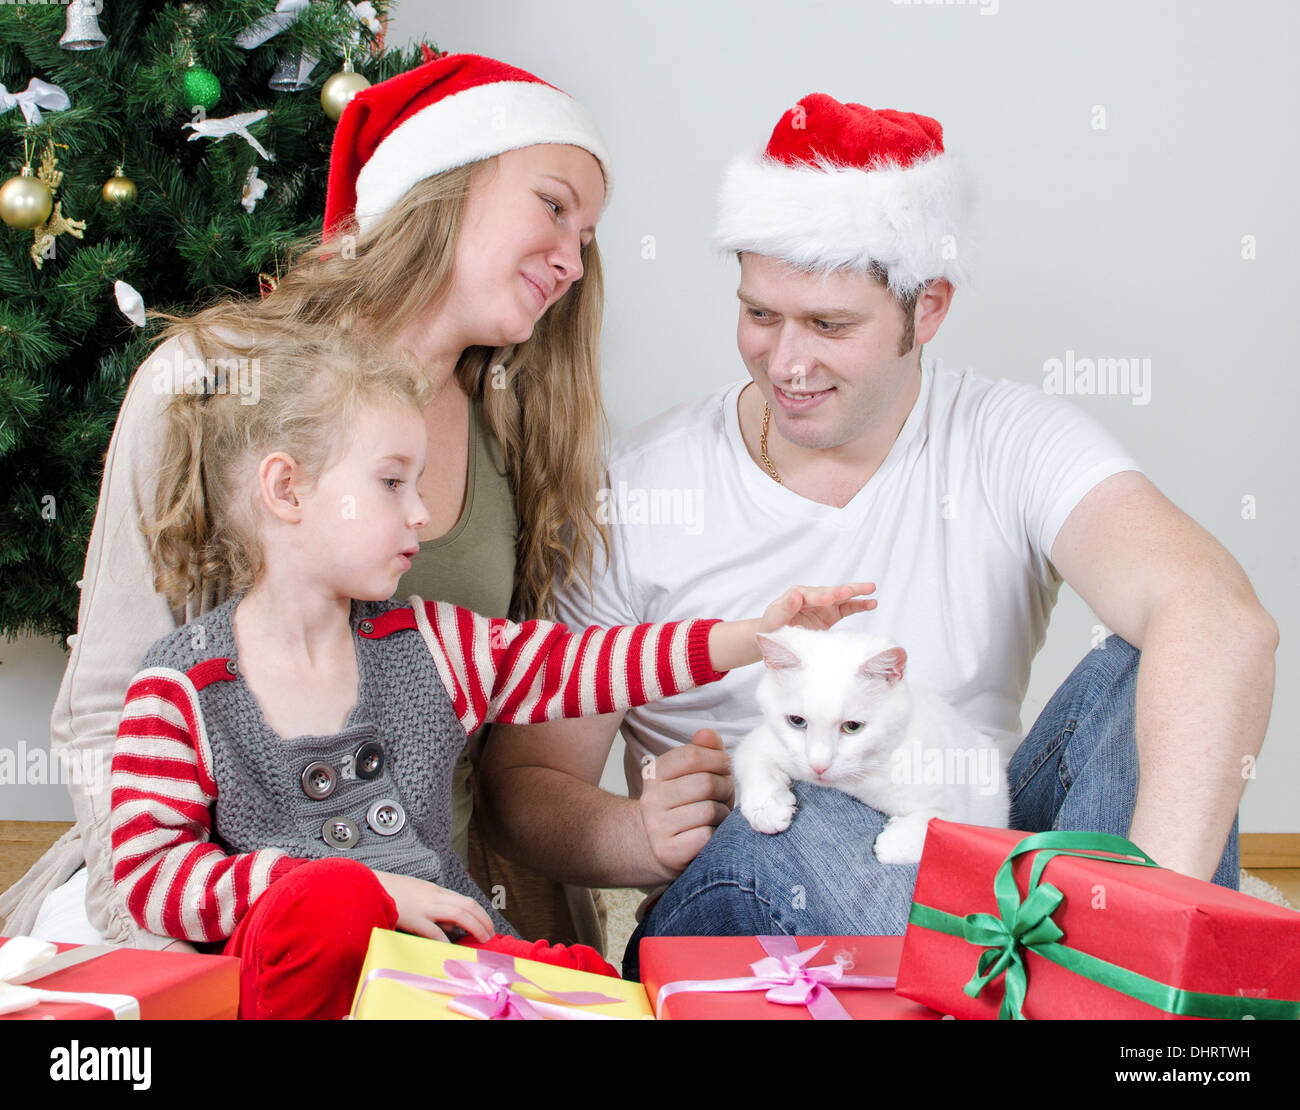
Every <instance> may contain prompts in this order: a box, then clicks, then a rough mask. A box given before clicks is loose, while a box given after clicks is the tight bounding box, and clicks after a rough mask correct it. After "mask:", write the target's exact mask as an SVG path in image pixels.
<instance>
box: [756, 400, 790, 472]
mask: <svg viewBox="0 0 1300 1110" xmlns="http://www.w3.org/2000/svg"><path fill="white" fill-rule="evenodd" d="M771 420H772V406H771V405H769V404H768V403H767V402H766V401H764V402H763V433H762V435H760V436H759V437H758V453H759V455H760V456H761V458H762V459H763V465H764V466H766V467H767V472H768V473H769V474H770V475H772V481H774V482H775V483H776V484H777V485H778V486H783V485H785V483H784V482H783V481H781V475H779V474H778V473H777V472H776V467H774V466H773V465H772V460H771V459H769V458H768V457H767V426H768V424H769V423H771Z"/></svg>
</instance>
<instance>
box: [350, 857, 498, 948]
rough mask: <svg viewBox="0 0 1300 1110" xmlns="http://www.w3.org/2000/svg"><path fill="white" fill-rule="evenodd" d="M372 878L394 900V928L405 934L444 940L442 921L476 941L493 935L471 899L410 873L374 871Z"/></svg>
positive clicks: (483, 912)
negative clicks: (457, 927)
mask: <svg viewBox="0 0 1300 1110" xmlns="http://www.w3.org/2000/svg"><path fill="white" fill-rule="evenodd" d="M375 878H376V879H378V880H379V885H380V886H382V887H383V888H384V889H385V890H386V891H388V896H389V897H390V898H392V900H393V901H394V902H396V903H397V927H398V928H399V929H401V931H402V932H404V933H414V934H415V935H416V936H421V937H428V938H429V939H430V940H441V941H445V940H446V939H447V934H446V933H444V932H443V931H442V930H441V929H440V928H438V924H439V923H441V924H443V925H459V926H460V927H461V928H462V929H464V930H465V931H466V932H467V933H469V934H471V935H472V936H473V937H474V939H475V940H483V941H486V940H491V939H492V937H493V936H494V935H495V934H496V927H495V926H494V925H493V924H492V919H491V918H490V917H488V914H487V911H486V910H485V909H484V908H483V907H482V906H480V905H479V904H478V903H477V902H475V901H474V899H473V898H466V897H465V895H463V894H457V893H456V892H455V891H454V890H447V889H446V888H445V887H440V886H438V885H437V884H436V883H431V882H428V881H427V880H425V879H417V878H414V877H413V876H411V875H394V874H392V873H391V872H388V871H376V872H375Z"/></svg>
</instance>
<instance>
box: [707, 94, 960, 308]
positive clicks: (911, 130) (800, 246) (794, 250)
mask: <svg viewBox="0 0 1300 1110" xmlns="http://www.w3.org/2000/svg"><path fill="white" fill-rule="evenodd" d="M969 207H970V199H969V185H968V182H967V180H966V176H965V174H964V173H963V172H962V171H961V169H960V167H959V165H958V164H957V163H956V161H955V160H954V158H953V156H952V155H951V154H947V153H945V152H944V149H943V128H942V127H941V126H940V125H939V124H938V122H936V121H935V120H933V119H930V118H929V117H928V116H922V115H917V114H916V113H915V112H896V111H893V110H892V109H889V108H882V109H881V110H879V111H874V110H872V109H871V108H868V107H867V106H866V105H865V104H841V103H840V102H839V101H838V100H836V99H835V98H834V97H830V96H827V95H826V94H825V93H812V94H811V95H809V96H805V97H804V98H803V99H802V100H801V101H799V103H798V104H797V105H795V107H793V108H791V109H789V110H788V111H787V112H786V113H785V114H784V115H783V116H782V117H781V119H780V121H779V122H778V123H777V125H776V128H775V130H773V132H772V138H771V139H770V140H769V142H768V144H767V147H766V148H765V149H763V150H758V151H754V152H752V153H749V154H744V155H741V156H740V157H738V158H736V159H735V160H734V161H733V162H732V163H731V165H730V166H729V167H728V169H727V172H726V177H725V179H724V181H723V185H722V190H721V197H720V213H719V217H718V227H717V232H716V234H715V237H714V242H715V244H716V245H717V246H718V247H719V248H720V249H722V250H725V251H728V252H731V251H753V252H755V253H756V254H764V255H769V256H771V257H773V258H779V259H781V260H783V261H785V262H788V263H789V264H790V265H792V266H795V267H797V268H798V269H801V270H808V271H811V272H821V273H825V272H829V271H831V270H838V269H841V268H848V269H854V270H863V271H866V270H869V269H870V268H871V266H872V263H879V264H880V265H881V266H884V267H885V268H886V269H887V270H888V272H889V288H890V290H891V291H893V292H894V293H897V294H908V293H911V292H914V291H915V290H917V289H920V288H921V287H922V286H924V285H925V283H926V282H928V281H931V280H933V279H934V278H939V277H944V278H947V279H948V280H949V281H951V282H952V283H953V285H954V286H958V285H962V284H964V283H965V282H966V280H967V270H966V268H967V265H968V261H969V253H970V252H969V245H970V244H969V240H968V237H967V235H966V232H967V215H968V210H969Z"/></svg>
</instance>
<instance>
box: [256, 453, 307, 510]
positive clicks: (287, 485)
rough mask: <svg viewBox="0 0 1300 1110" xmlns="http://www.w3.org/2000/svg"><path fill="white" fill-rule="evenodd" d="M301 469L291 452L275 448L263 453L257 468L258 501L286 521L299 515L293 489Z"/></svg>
mask: <svg viewBox="0 0 1300 1110" xmlns="http://www.w3.org/2000/svg"><path fill="white" fill-rule="evenodd" d="M301 484H302V476H301V472H300V470H299V468H298V464H297V463H296V462H294V460H293V456H292V455H286V454H285V453H284V452H283V451H276V452H275V453H274V454H271V455H267V456H266V458H264V459H263V460H262V461H261V463H260V464H259V466H258V468H257V488H258V494H259V497H260V500H261V502H262V505H263V506H264V507H265V508H266V509H267V511H269V512H270V513H271V514H272V515H273V516H274V517H276V518H277V519H279V520H283V521H287V522H290V523H293V522H296V521H298V520H300V519H302V504H301V502H300V501H299V499H298V493H297V490H298V489H299V487H300V486H301Z"/></svg>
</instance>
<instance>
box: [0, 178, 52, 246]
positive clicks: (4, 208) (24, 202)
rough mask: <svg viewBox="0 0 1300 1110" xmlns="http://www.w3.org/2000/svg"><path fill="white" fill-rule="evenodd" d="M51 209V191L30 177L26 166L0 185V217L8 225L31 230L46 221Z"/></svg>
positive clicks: (39, 181)
mask: <svg viewBox="0 0 1300 1110" xmlns="http://www.w3.org/2000/svg"><path fill="white" fill-rule="evenodd" d="M53 210H54V194H53V193H51V192H50V188H49V186H48V185H46V184H45V182H44V181H42V180H41V179H40V178H39V177H33V176H32V167H31V166H30V165H26V166H24V167H23V169H22V173H20V174H19V175H18V176H17V177H11V178H10V179H9V180H8V181H6V182H5V183H4V184H3V185H0V220H4V222H5V223H7V224H8V225H9V226H10V227H16V228H19V229H20V230H22V231H31V230H32V229H33V228H37V227H40V226H41V224H43V223H44V222H45V221H46V220H48V219H49V218H50V213H51V212H52V211H53Z"/></svg>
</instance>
